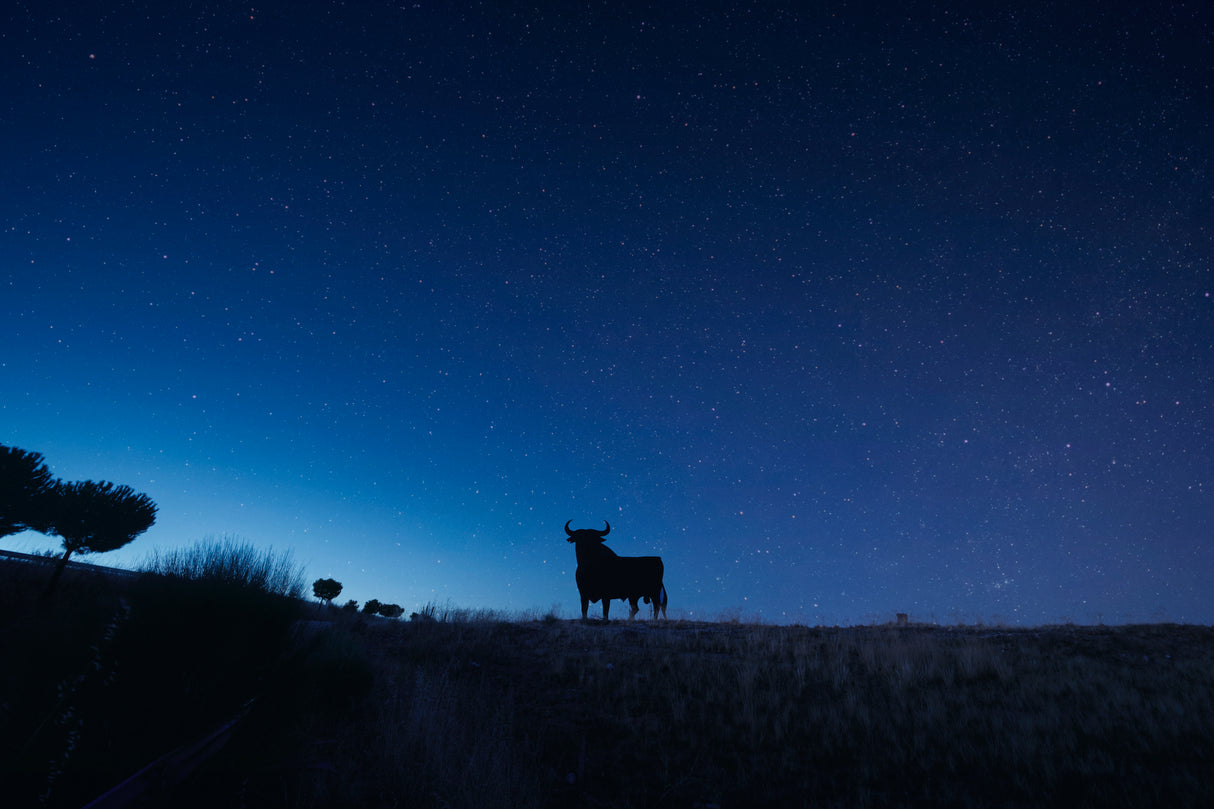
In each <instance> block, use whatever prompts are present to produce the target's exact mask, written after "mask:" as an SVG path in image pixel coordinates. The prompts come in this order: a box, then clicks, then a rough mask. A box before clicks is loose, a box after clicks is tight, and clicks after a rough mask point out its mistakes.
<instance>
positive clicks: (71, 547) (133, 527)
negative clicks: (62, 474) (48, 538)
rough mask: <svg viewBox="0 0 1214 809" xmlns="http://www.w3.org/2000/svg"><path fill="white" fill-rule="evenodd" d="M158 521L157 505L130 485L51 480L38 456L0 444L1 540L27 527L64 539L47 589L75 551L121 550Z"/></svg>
mask: <svg viewBox="0 0 1214 809" xmlns="http://www.w3.org/2000/svg"><path fill="white" fill-rule="evenodd" d="M154 522H156V504H155V503H153V502H152V500H151V498H150V497H148V496H147V495H146V494H138V493H136V492H135V491H134V490H133V489H132V488H131V487H130V486H116V485H114V484H113V483H109V482H107V481H101V482H100V483H98V482H96V481H92V480H86V481H80V482H77V483H63V482H62V481H57V480H54V479H53V478H52V476H51V474H50V471H49V470H48V469H47V468H46V465H45V464H44V463H43V460H42V456H41V455H40V454H39V453H36V452H28V451H26V450H22V449H17V448H15V447H8V446H4V445H0V536H6V535H8V534H12V533H16V532H18V531H24V530H26V529H29V530H33V531H38V532H39V533H43V534H54V535H57V536H59V537H60V538H61V539H62V540H63V556H62V557H61V558H60V560H59V564H58V565H57V566H56V567H55V570H54V573H52V574H51V577H50V581H49V582H48V584H47V587H46V593H47V594H48V595H49V594H50V593H52V592H53V591H54V590H55V587H56V585H57V584H58V583H59V579H60V577H61V576H62V575H63V571H64V569H65V568H66V567H67V562H68V558H69V557H70V556H71V555H72V554H73V553H103V552H105V551H112V550H116V549H118V548H121V547H122V546H123V545H126V544H127V543H129V542H131V541H132V540H133V539H135V537H137V536H139V535H140V534H142V533H143V532H144V531H146V530H147V529H148V528H151V527H152V524H153V523H154Z"/></svg>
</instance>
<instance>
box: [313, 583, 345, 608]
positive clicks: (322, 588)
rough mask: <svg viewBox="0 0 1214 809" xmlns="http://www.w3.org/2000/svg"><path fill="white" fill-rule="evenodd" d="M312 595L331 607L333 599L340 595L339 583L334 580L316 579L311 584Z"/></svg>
mask: <svg viewBox="0 0 1214 809" xmlns="http://www.w3.org/2000/svg"><path fill="white" fill-rule="evenodd" d="M312 595H314V596H316V597H317V598H319V599H320V600H321V601H324V602H326V603H328V604H329V605H332V604H333V599H335V598H337V597H338V596H339V595H341V582H339V581H336V580H335V579H317V580H316V581H314V582H312Z"/></svg>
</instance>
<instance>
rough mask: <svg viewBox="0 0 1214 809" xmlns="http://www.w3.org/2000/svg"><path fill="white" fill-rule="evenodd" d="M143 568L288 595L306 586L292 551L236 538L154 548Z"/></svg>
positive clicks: (293, 595)
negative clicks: (260, 545)
mask: <svg viewBox="0 0 1214 809" xmlns="http://www.w3.org/2000/svg"><path fill="white" fill-rule="evenodd" d="M143 570H145V571H147V572H149V573H159V574H161V575H165V576H173V577H175V578H180V579H187V580H190V581H207V582H211V583H213V584H224V585H231V586H234V587H240V588H248V589H253V590H260V591H262V592H264V593H267V594H270V595H278V596H286V597H288V598H303V595H304V588H305V584H304V574H303V568H302V567H300V566H299V565H297V564H295V562H294V560H293V559H292V556H291V552H290V551H289V550H288V551H283V552H282V553H277V552H275V550H274V548H273V547H269V548H266V549H265V550H261V551H259V550H258V549H257V548H256V547H254V546H253V544H252V543H250V542H244V541H239V540H237V539H236V538H234V537H224V538H222V539H214V538H206V539H204V540H202V541H200V542H195V543H194V544H193V545H191V546H189V547H187V548H174V549H172V550H161V549H157V550H154V551H152V553H151V554H149V556H148V558H147V560H146V561H145V562H144V564H143Z"/></svg>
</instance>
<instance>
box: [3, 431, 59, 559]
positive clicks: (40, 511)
mask: <svg viewBox="0 0 1214 809" xmlns="http://www.w3.org/2000/svg"><path fill="white" fill-rule="evenodd" d="M54 491H55V479H54V478H53V477H52V476H51V473H50V470H49V469H47V468H46V464H45V463H44V462H43V460H42V455H41V454H39V453H37V452H28V451H27V450H23V449H18V448H17V447H9V446H5V445H4V444H0V537H6V536H8V535H9V534H19V533H21V532H22V531H25V530H31V531H38V532H39V533H43V534H46V533H49V532H50V530H51V522H50V505H51V504H50V502H49V501H50V498H51V495H52V494H53V493H54Z"/></svg>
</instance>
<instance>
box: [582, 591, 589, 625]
mask: <svg viewBox="0 0 1214 809" xmlns="http://www.w3.org/2000/svg"><path fill="white" fill-rule="evenodd" d="M589 609H590V599H589V598H587V597H586V596H582V620H583V621H585V620H586V611H587V610H589Z"/></svg>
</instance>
